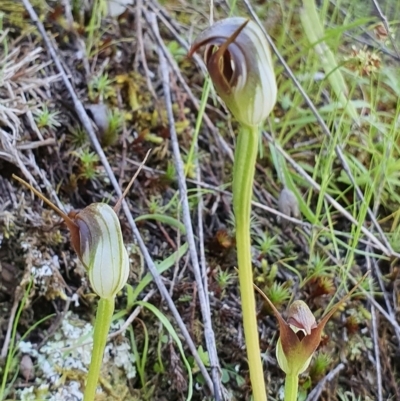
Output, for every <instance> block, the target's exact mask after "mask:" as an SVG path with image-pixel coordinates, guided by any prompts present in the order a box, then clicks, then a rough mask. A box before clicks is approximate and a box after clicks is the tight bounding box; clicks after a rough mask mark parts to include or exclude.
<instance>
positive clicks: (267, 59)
mask: <svg viewBox="0 0 400 401" xmlns="http://www.w3.org/2000/svg"><path fill="white" fill-rule="evenodd" d="M203 46H206V50H205V55H204V58H205V63H206V65H207V69H208V72H209V74H210V76H211V79H212V81H213V83H214V86H215V88H216V90H217V92H218V94H219V96H220V97H221V98H222V100H223V101H224V102H225V104H226V105H227V107H228V108H229V109H230V111H231V113H232V114H233V115H234V117H235V118H236V119H237V120H238V122H239V123H241V124H244V125H248V126H258V125H259V124H261V123H262V122H263V121H264V120H265V119H266V118H267V117H268V116H269V114H270V113H271V111H272V109H273V107H274V105H275V102H276V95H277V87H276V82H275V75H274V69H273V65H272V58H271V53H270V50H269V45H268V42H267V40H266V38H265V35H264V33H263V32H262V31H261V29H260V28H259V27H258V26H257V24H256V23H255V22H253V21H250V20H248V19H245V18H241V17H234V18H226V19H223V20H221V21H218V22H217V23H215V24H214V25H212V26H210V27H209V28H208V29H206V30H205V31H203V32H202V33H201V34H200V35H199V36H198V37H197V38H196V40H195V41H194V43H193V45H192V47H191V49H190V51H189V56H191V55H192V54H193V53H194V52H196V51H197V50H198V49H199V48H201V47H203Z"/></svg>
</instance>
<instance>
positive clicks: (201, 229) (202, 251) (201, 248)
mask: <svg viewBox="0 0 400 401" xmlns="http://www.w3.org/2000/svg"><path fill="white" fill-rule="evenodd" d="M195 154H196V155H198V154H199V147H198V143H197V142H196V144H195ZM196 180H197V181H198V182H200V181H201V169H200V166H199V163H198V158H197V157H196ZM197 200H198V203H197V224H198V227H199V228H198V230H197V233H198V234H197V235H198V237H199V252H200V265H201V274H202V276H203V286H204V293H205V294H208V280H207V263H206V253H205V249H204V227H203V209H204V203H203V196H202V194H201V186H200V185H197ZM206 300H207V308H208V313H209V314H211V309H210V300H209V298H208V297H207V299H206Z"/></svg>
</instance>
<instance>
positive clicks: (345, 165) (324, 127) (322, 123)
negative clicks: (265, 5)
mask: <svg viewBox="0 0 400 401" xmlns="http://www.w3.org/2000/svg"><path fill="white" fill-rule="evenodd" d="M243 1H244V3H245V5H246V7H247V9H248V11H249V13H250V14H251V16H252V17H253V18H254V20H255V21H256V22H257V24H258V25H259V27H260V29H262V31H263V32H264V35H265V37H266V38H267V40H268V43H269V45H270V46H271V48H272V49H273V50H274V53H275V54H276V56H277V57H278V59H279V61H280V63H281V64H282V65H283V67H284V69H285V71H286V72H287V73H288V75H289V76H290V78H291V80H292V81H293V83H294V84H295V86H296V87H297V89H298V90H299V92H300V93H301V95H302V96H303V98H304V100H305V101H306V103H307V104H308V107H309V108H310V110H311V111H312V113H313V114H314V116H315V118H316V119H317V121H318V123H319V125H320V126H321V128H322V131H323V133H324V134H325V135H326V136H327V137H328V138H330V139H332V134H331V132H330V130H329V128H328V126H327V125H326V123H325V121H324V120H323V118H322V117H321V115H320V114H319V112H318V110H317V108H316V107H315V105H314V103H313V102H312V101H311V99H310V98H309V96H308V95H307V93H306V92H305V90H304V89H303V87H302V86H301V84H300V82H299V81H298V80H297V78H296V77H295V75H294V74H293V71H292V70H291V69H290V67H289V66H288V65H287V63H286V61H285V60H284V58H283V57H282V55H281V54H280V53H279V50H278V48H277V47H276V46H275V44H274V42H273V41H272V39H271V37H270V36H269V35H268V33H267V32H266V31H265V29H264V27H263V25H262V24H261V22H260V19H259V18H258V16H257V14H256V13H255V12H254V10H253V8H252V6H251V5H250V3H249V1H248V0H243ZM335 151H336V155H337V157H338V159H339V160H340V162H341V163H342V167H343V169H344V170H345V172H346V174H347V176H348V177H349V179H350V182H351V184H352V185H353V187H354V189H355V190H356V193H357V196H358V198H359V199H360V201H361V202H362V203H364V204H366V202H365V198H364V195H363V193H362V191H361V189H360V188H359V186H358V185H357V183H356V181H355V179H354V177H353V175H352V173H351V171H350V167H349V165H348V163H347V161H346V158H345V156H344V154H343V151H342V148H341V146H340V145H336V146H335ZM366 206H367V211H368V215H369V217H370V219H371V221H372V223H373V224H374V226H375V227H376V230H377V231H378V233H379V236H380V237H381V240H382V242H383V243H384V244H385V246H386V248H387V249H388V250H389V251H390V254H391V255H393V254H394V252H393V249H392V247H391V245H390V243H389V241H388V239H387V238H386V236H385V233H384V232H383V230H382V228H381V226H380V225H379V223H378V221H377V220H376V217H375V216H374V213H373V212H372V210H371V208H370V207H369V206H368V205H366Z"/></svg>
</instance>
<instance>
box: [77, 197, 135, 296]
mask: <svg viewBox="0 0 400 401" xmlns="http://www.w3.org/2000/svg"><path fill="white" fill-rule="evenodd" d="M74 222H75V224H76V226H77V227H78V231H79V235H78V237H77V238H76V237H75V238H74V236H72V244H73V246H74V248H75V251H76V253H77V254H78V257H79V259H80V261H81V262H82V264H83V266H84V267H85V269H86V271H87V273H88V275H89V281H90V284H91V286H92V288H93V290H94V292H95V293H96V294H97V295H98V296H99V297H102V298H112V297H114V296H115V295H116V294H117V293H118V292H119V291H120V290H121V289H122V287H123V286H124V285H125V284H126V281H127V279H128V275H129V257H128V253H127V251H126V248H125V245H124V241H123V238H122V232H121V225H120V223H119V219H118V216H117V214H116V213H115V212H114V210H113V209H112V208H111V207H110V206H109V205H107V204H105V203H93V204H91V205H89V206H87V207H86V208H85V209H83V210H82V211H80V212H79V213H77V214H76V215H75V216H74Z"/></svg>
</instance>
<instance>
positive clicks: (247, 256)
mask: <svg viewBox="0 0 400 401" xmlns="http://www.w3.org/2000/svg"><path fill="white" fill-rule="evenodd" d="M258 135H259V128H258V126H254V125H253V126H248V125H242V126H241V130H240V133H239V136H238V139H237V144H236V151H235V162H234V170H233V211H234V213H235V226H236V247H237V258H238V270H239V285H240V294H241V299H242V313H243V325H244V335H245V341H246V348H247V357H248V361H249V369H250V380H251V384H252V387H253V397H254V400H255V401H266V400H267V395H266V390H265V383H264V374H263V368H262V363H261V357H260V345H259V339H258V329H257V315H256V303H255V298H254V287H253V267H252V263H251V238H250V213H251V199H252V194H253V181H254V170H255V164H256V159H257V151H258Z"/></svg>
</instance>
